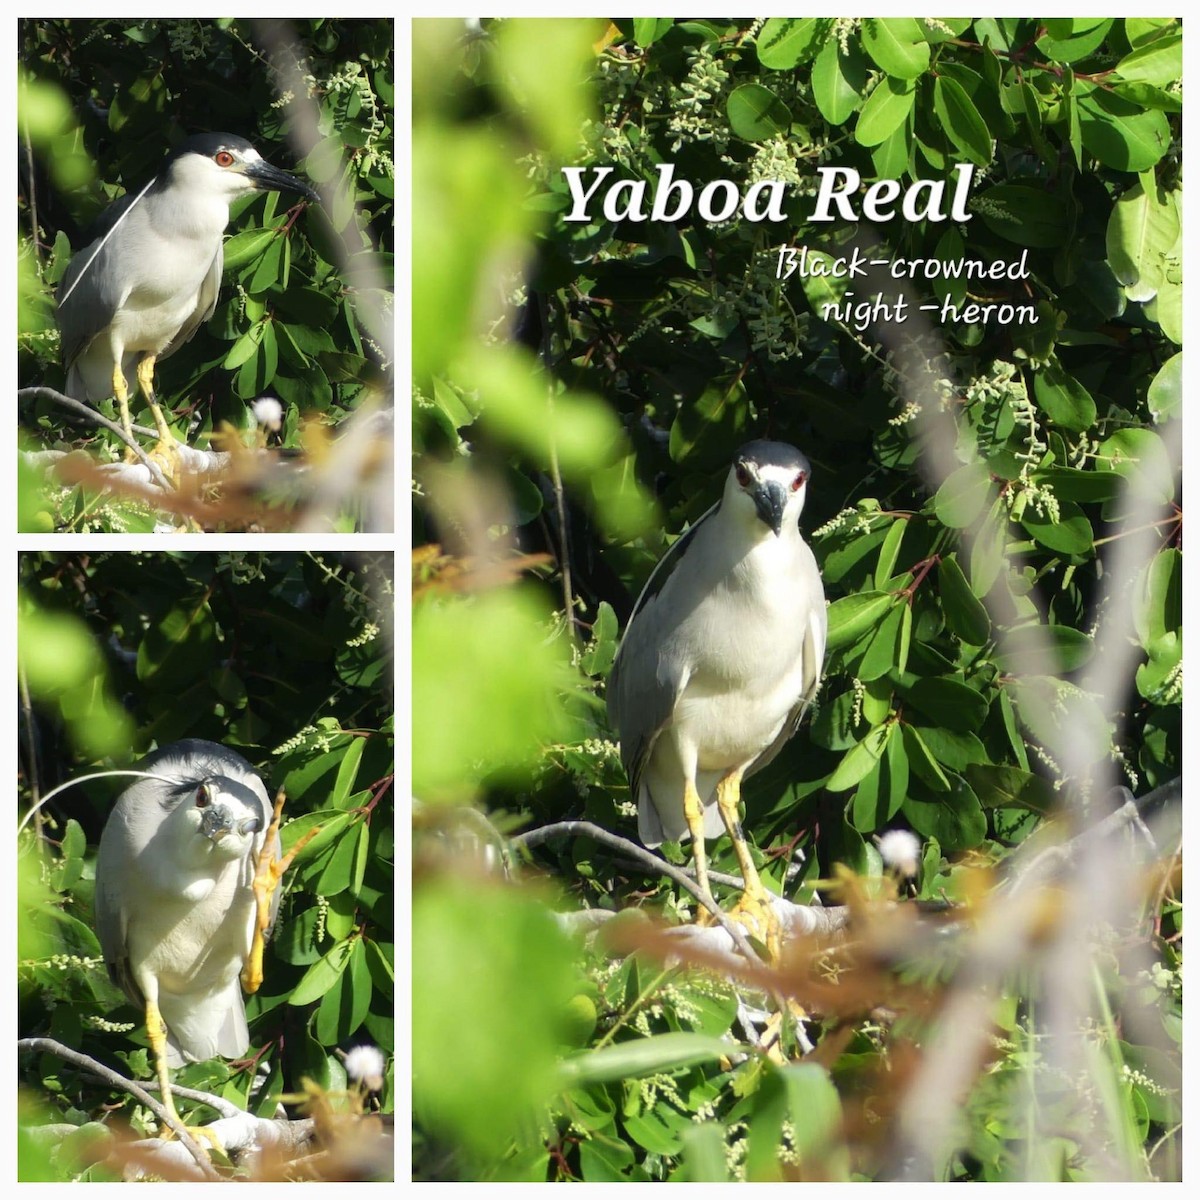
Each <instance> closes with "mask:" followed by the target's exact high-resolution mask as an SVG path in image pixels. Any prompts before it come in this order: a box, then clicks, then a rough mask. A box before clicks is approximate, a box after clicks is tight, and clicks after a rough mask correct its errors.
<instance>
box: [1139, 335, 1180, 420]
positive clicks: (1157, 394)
mask: <svg viewBox="0 0 1200 1200" xmlns="http://www.w3.org/2000/svg"><path fill="white" fill-rule="evenodd" d="M1146 403H1147V404H1148V405H1149V407H1150V413H1151V415H1152V416H1153V417H1154V420H1155V422H1156V423H1157V424H1160V425H1161V424H1162V423H1163V422H1164V421H1167V420H1170V419H1171V418H1172V417H1178V416H1180V415H1181V414H1182V412H1183V352H1182V351H1180V352H1179V353H1178V354H1173V355H1172V356H1171V357H1170V358H1169V359H1167V361H1166V362H1165V363H1163V365H1162V366H1161V367H1159V369H1158V373H1157V374H1156V375H1155V376H1154V379H1153V381H1152V382H1151V384H1150V388H1149V390H1148V391H1147V392H1146Z"/></svg>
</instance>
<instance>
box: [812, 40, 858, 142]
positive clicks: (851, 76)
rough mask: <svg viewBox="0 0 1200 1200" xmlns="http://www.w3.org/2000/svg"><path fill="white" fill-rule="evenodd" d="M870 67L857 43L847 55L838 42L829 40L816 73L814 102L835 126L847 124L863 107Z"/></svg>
mask: <svg viewBox="0 0 1200 1200" xmlns="http://www.w3.org/2000/svg"><path fill="white" fill-rule="evenodd" d="M866 82H867V64H866V61H865V60H864V58H863V56H862V52H861V51H860V50H859V48H858V45H857V43H854V42H852V43H851V45H850V49H849V52H848V53H846V54H843V53H842V52H841V46H840V45H839V43H838V40H837V38H829V39H828V40H827V41H826V42H825V44H824V46H822V47H821V50H820V52H819V53H818V54H817V59H816V62H814V63H813V69H812V91H813V99H814V100H815V101H816V104H817V108H818V109H819V110H820V112H821V115H822V116H823V117H824V118H825V120H827V121H828V122H829V123H830V124H831V125H841V124H843V123H844V122H845V121H846V120H847V119H848V118H849V117H850V115H851V114H852V113H853V112H855V111H856V110H857V109H858V107H859V106H860V105H861V104H862V92H863V88H864V87H865V86H866Z"/></svg>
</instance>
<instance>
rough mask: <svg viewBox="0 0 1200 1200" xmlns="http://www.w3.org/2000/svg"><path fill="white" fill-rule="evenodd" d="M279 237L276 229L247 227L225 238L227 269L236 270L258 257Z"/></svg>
mask: <svg viewBox="0 0 1200 1200" xmlns="http://www.w3.org/2000/svg"><path fill="white" fill-rule="evenodd" d="M278 240H279V239H278V238H277V237H276V231H275V230H274V229H247V230H244V231H243V232H242V233H235V234H234V235H233V237H231V238H226V239H225V264H224V265H225V270H226V271H236V270H239V269H240V268H241V267H244V266H246V264H247V263H250V262H252V261H253V260H254V259H256V258H257V257H258V256H259V255H260V254H262V252H263V251H264V250H266V248H267V247H268V246H269V245H271V243H272V242H276V241H278Z"/></svg>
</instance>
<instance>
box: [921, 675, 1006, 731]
mask: <svg viewBox="0 0 1200 1200" xmlns="http://www.w3.org/2000/svg"><path fill="white" fill-rule="evenodd" d="M904 695H905V697H906V698H907V700H908V701H909V702H910V703H911V704H913V705H915V706H916V707H917V708H918V709H920V711H921V712H922V713H924V714H925V716H927V717H931V718H932V719H933V720H934V721H935V722H936V723H937V724H939V725H944V726H945V727H946V728H947V729H955V730H959V731H960V732H963V733H975V732H976V731H977V730H978V729H979V727H980V726H981V725H982V724H983V720H984V717H986V716H987V710H988V702H987V700H986V699H985V698H984V697H983V696H981V695H980V694H979V693H978V692H977V691H976V690H975V689H974V688H971V687H968V686H967V685H966V684H965V683H960V682H959V681H958V680H957V679H951V678H949V677H945V678H932V677H926V678H924V679H918V680H917V681H916V683H914V684H913V686H912V687H911V688H908V689H907V690H906V691H905V693H904Z"/></svg>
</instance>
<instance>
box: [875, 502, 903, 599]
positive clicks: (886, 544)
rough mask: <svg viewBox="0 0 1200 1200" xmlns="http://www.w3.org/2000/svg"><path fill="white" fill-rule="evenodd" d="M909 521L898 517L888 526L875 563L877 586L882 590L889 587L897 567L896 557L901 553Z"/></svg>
mask: <svg viewBox="0 0 1200 1200" xmlns="http://www.w3.org/2000/svg"><path fill="white" fill-rule="evenodd" d="M907 528H908V521H907V520H905V518H903V517H897V518H896V519H895V520H894V521H893V522H892V523H891V524H890V525H889V526H888V528H887V534H886V535H885V537H884V539H883V545H882V546H881V547H880V548H879V561H878V562H877V563H876V564H875V586H876V588H878V589H879V590H880V591H882V590H883V589H884V588H886V587H887V585H888V583H889V582H890V581H891V578H892V571H893V570H895V567H896V558H897V556H898V555H899V553H900V543H901V542H902V541H903V540H904V531H905V530H906V529H907Z"/></svg>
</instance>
